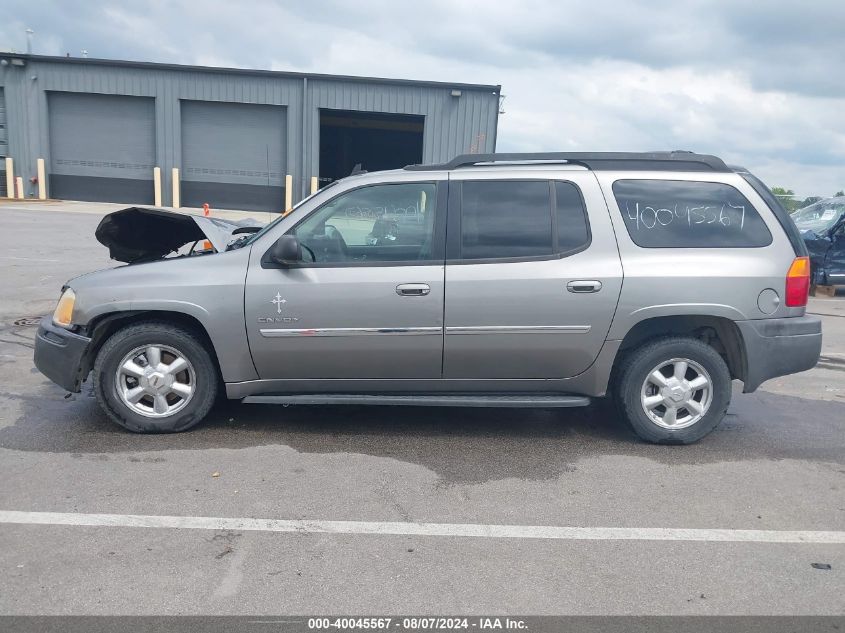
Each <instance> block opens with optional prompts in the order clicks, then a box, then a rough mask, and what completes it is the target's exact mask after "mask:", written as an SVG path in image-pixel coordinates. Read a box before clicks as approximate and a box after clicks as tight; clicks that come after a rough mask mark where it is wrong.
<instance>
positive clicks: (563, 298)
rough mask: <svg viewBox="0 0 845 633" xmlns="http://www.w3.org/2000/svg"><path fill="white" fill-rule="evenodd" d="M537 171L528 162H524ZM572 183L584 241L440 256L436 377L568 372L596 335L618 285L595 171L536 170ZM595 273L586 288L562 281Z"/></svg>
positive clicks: (482, 175) (488, 174) (462, 175)
mask: <svg viewBox="0 0 845 633" xmlns="http://www.w3.org/2000/svg"><path fill="white" fill-rule="evenodd" d="M532 171H533V172H535V173H537V170H536V168H535V169H533V170H532ZM539 173H540V174H542V175H543V177H546V178H551V179H556V180H565V181H569V182H572V183H574V184H575V185H576V186H578V188H579V189H580V190H581V193H582V195H583V196H584V201H585V203H586V206H587V208H588V209H589V210H590V214H589V215H590V229H591V233H592V240H591V243H590V245H589V246H588V247H587V248H586V249H584V250H582V251H581V252H579V253H575V254H573V255H568V256H565V257H552V258H549V259H545V260H542V261H525V262H492V263H451V262H450V263H448V264H447V266H446V340H445V344H444V359H443V376H444V378H473V379H480V378H508V379H524V378H541V379H549V378H555V379H557V378H569V377H571V376H575V375H577V374H580V373H581V372H583V371H585V370H586V369H587V368H588V367H589V366H590V365H592V363H593V361H595V359H596V356H598V353H599V350H600V349H601V347H602V344H603V343H604V340H605V338H606V336H607V331H608V329H609V328H610V324H611V321H612V320H613V313H614V311H615V310H616V302H617V299H618V298H619V291H620V288H621V287H622V265H621V264H620V262H619V252H618V251H617V249H616V241H615V239H614V237H613V227H612V225H611V223H610V219H609V218H608V214H607V206H606V205H605V202H604V199H603V197H602V193H601V190H600V189H599V187H598V184H597V182H596V179H595V176H594V175H593V174H592V173H590V172H588V171H584V170H583V169H569V170H567V169H566V168H563V169H561V166H557V169H556V170H555V171H554V172H551V171H545V170H544V171H540V172H539ZM524 174H525V170H524V169H511V170H508V171H505V172H504V173H503V170H499V169H495V170H491V169H467V170H461V171H460V172H456V173H453V174H452V179H453V180H484V179H500V178H520V177H525V176H524ZM576 280H600V281H601V284H602V286H601V289H600V290H599V291H598V292H594V293H574V292H570V291H569V290H568V289H567V284H568V283H570V282H572V281H576Z"/></svg>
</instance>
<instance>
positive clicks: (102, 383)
mask: <svg viewBox="0 0 845 633" xmlns="http://www.w3.org/2000/svg"><path fill="white" fill-rule="evenodd" d="M145 345H164V346H168V347H171V348H173V349H175V350H177V351H178V352H179V353H180V354H182V355H183V356H184V357H185V358H186V359H187V360H188V361H189V362H190V364H191V365H192V367H193V371H194V376H195V384H194V387H193V394H192V395H191V397H190V399H189V400H188V401H187V403H186V404H185V405H184V406H183V407H182V408H181V409H179V410H178V411H176V412H175V413H173V414H172V415H169V416H167V417H158V418H150V417H146V416H144V415H142V414H140V413H137V412H136V411H134V410H133V409H131V408H130V407H129V406H128V405H127V404H126V403H124V402H123V400H122V399H121V398H120V396H118V393H117V387H116V384H115V382H116V374H117V369H118V364H119V363H120V362H121V361H122V360H123V358H124V357H125V356H126V355H127V354H129V353H130V352H132V351H133V350H135V349H136V348H139V347H142V346H145ZM93 374H94V393H95V395H96V397H97V402H98V403H99V404H100V406H101V407H102V408H103V410H104V411H105V412H106V413H107V414H108V416H109V417H110V418H111V419H112V420H113V421H114V422H116V423H117V424H119V425H120V426H122V427H123V428H125V429H128V430H130V431H133V432H135V433H176V432H179V431H185V430H187V429H189V428H191V427H192V426H195V425H196V424H199V423H200V422H201V421H202V420H203V418H204V417H205V416H206V415H207V414H208V412H209V411H210V410H211V407H212V406H213V405H214V401H215V399H216V397H217V394H218V391H219V377H218V373H217V367H216V365H215V363H214V361H213V360H212V358H211V355H210V354H209V352H208V350H207V349H206V346H205V344H204V343H203V342H202V341H201V340H200V339H199V337H197V336H196V335H195V334H193V333H192V332H190V331H189V330H187V329H184V328H181V327H178V326H176V325H172V324H170V323H164V322H148V323H138V324H135V325H129V326H127V327H125V328H123V329H120V330H118V331H117V332H115V333H114V334H112V335H111V336H110V337H109V338H108V340H107V341H106V342H105V343H104V344H103V346H102V347H101V348H100V351H99V352H98V354H97V359H96V361H95V363H94V371H93Z"/></svg>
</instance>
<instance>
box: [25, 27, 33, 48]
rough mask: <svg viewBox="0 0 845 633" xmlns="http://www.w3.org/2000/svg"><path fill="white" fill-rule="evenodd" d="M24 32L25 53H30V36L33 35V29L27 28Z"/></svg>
mask: <svg viewBox="0 0 845 633" xmlns="http://www.w3.org/2000/svg"><path fill="white" fill-rule="evenodd" d="M24 32H25V33H26V54H27V55H32V36H33V35H35V31H33V30H32V29H29V28H28V29H26V31H24Z"/></svg>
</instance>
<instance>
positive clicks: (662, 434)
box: [616, 337, 731, 444]
mask: <svg viewBox="0 0 845 633" xmlns="http://www.w3.org/2000/svg"><path fill="white" fill-rule="evenodd" d="M623 362H624V363H625V366H624V367H623V368H622V370H621V372H620V376H619V381H618V384H617V389H616V398H617V401H618V403H619V405H620V407H619V408H620V409H621V412H622V414H623V416H624V417H625V419H626V421H627V422H628V423H629V424H630V425H631V427H632V428H633V429H634V432H635V433H636V434H637V435H638V436H640V438H642V439H644V440H645V441H647V442H653V443H657V444H690V443H692V442H695V441H697V440H699V439H701V438H702V437H704V436H705V435H707V434H708V433H710V431H712V430H713V429H715V428H716V427H717V426H718V425H719V423H720V422H721V421H722V419H723V418H724V417H725V413H726V412H727V409H728V405H729V404H730V401H731V375H730V371H729V370H728V367H727V365H726V364H725V361H724V359H723V358H722V357H721V356H720V355H719V353H718V352H717V351H716V350H715V349H713V348H712V347H710V346H709V345H707V344H706V343H703V342H702V341H699V340H697V339H692V338H682V337H673V338H663V339H658V340H655V341H651V342H649V343H646V344H644V345H642V346H641V347H639V348H637V349H635V350H634V351H633V352H631V353H630V354H628V355H627V356H626V357H625V358H624V359H623Z"/></svg>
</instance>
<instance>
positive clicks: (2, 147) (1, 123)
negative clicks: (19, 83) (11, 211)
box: [0, 88, 9, 198]
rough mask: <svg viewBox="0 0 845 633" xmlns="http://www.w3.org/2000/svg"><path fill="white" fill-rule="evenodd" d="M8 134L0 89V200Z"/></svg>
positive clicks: (4, 175) (4, 174)
mask: <svg viewBox="0 0 845 633" xmlns="http://www.w3.org/2000/svg"><path fill="white" fill-rule="evenodd" d="M8 139H9V134H8V132H7V131H6V101H5V94H4V93H3V88H0V198H5V197H6V156H8V155H9V144H8V142H9V141H8Z"/></svg>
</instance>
